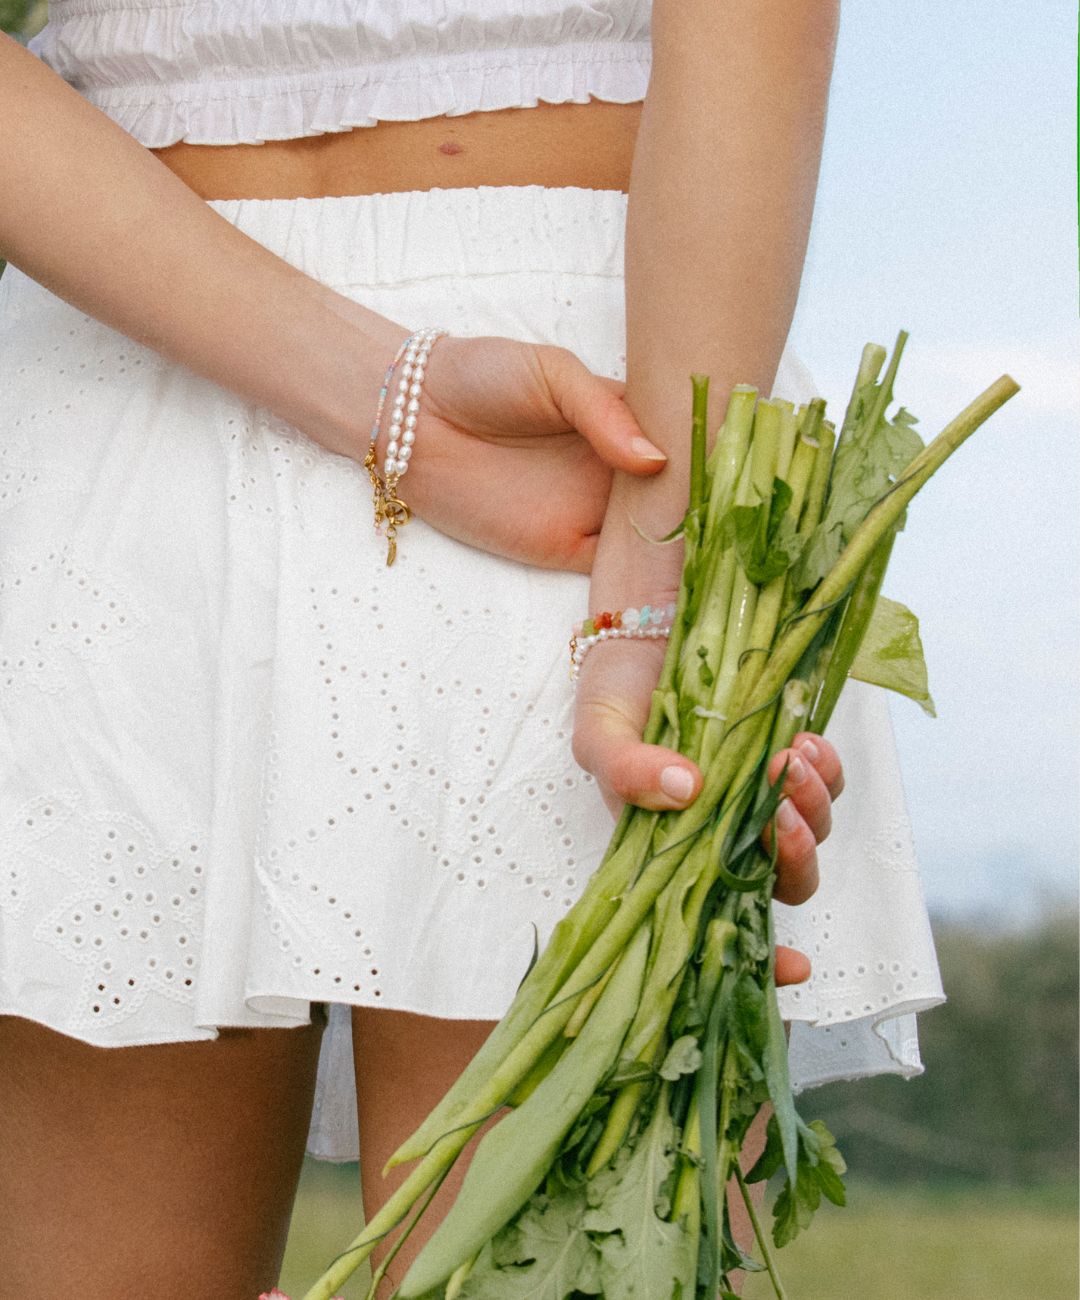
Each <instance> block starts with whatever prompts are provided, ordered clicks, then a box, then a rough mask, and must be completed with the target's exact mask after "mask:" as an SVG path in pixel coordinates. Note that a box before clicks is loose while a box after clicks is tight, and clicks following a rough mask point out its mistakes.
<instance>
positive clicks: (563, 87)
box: [87, 45, 650, 149]
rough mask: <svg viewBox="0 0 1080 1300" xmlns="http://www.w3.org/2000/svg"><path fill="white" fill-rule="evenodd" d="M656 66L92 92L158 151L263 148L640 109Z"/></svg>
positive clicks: (610, 57)
mask: <svg viewBox="0 0 1080 1300" xmlns="http://www.w3.org/2000/svg"><path fill="white" fill-rule="evenodd" d="M649 67H650V57H649V50H648V47H643V48H642V49H641V50H625V49H618V50H610V51H606V50H599V51H598V49H597V47H596V46H595V45H592V46H583V47H581V48H580V49H578V50H577V51H574V50H572V49H567V48H565V47H563V48H561V49H560V50H558V51H557V52H552V51H550V50H544V51H538V52H536V53H535V54H531V53H529V52H524V51H523V52H520V53H519V54H518V56H517V57H515V58H514V59H513V60H512V61H511V60H509V59H507V57H506V54H505V53H504V52H500V57H499V58H498V59H497V60H495V59H478V58H477V57H476V56H475V55H473V56H470V57H468V58H464V59H455V58H445V59H444V60H442V61H440V65H439V66H437V67H434V66H427V67H416V66H413V67H409V68H407V69H399V70H397V71H396V72H394V73H391V72H389V71H388V70H386V69H385V68H383V69H380V70H379V74H378V77H377V79H376V78H375V77H374V76H373V74H372V70H371V69H370V68H355V69H351V70H349V69H344V70H343V69H341V68H339V67H336V68H335V69H334V73H333V79H332V80H328V79H327V77H326V74H325V73H322V74H315V75H304V76H299V77H293V78H282V77H275V78H274V80H273V82H270V83H268V82H266V81H263V80H252V81H240V82H230V83H229V84H228V85H219V86H201V85H195V86H193V85H190V84H187V85H181V86H175V85H173V86H168V87H167V88H166V87H162V88H153V87H149V88H148V87H145V86H141V87H135V88H131V89H124V90H97V91H90V92H88V93H87V98H88V99H89V100H90V101H91V103H93V104H95V105H96V106H97V107H98V108H100V109H101V110H102V111H103V112H105V113H107V114H108V116H109V117H111V118H112V119H113V120H114V121H115V122H117V123H118V124H119V125H120V126H122V127H123V128H124V130H126V131H127V132H128V133H129V134H131V135H133V136H134V137H135V138H136V139H137V140H139V141H140V142H141V143H142V144H144V145H146V146H147V147H148V148H154V149H156V148H162V147H164V146H165V145H169V144H175V143H176V142H177V141H181V140H183V141H186V142H187V143H189V144H262V143H264V142H265V141H267V140H293V139H297V138H299V137H301V136H310V135H323V134H324V133H327V132H334V131H349V130H352V129H353V128H354V127H361V126H374V125H375V124H376V123H377V122H384V121H390V122H400V121H416V120H418V119H421V118H427V117H442V116H444V115H447V116H452V117H458V116H462V115H464V114H466V113H475V112H483V111H490V110H495V109H500V108H515V107H517V108H532V107H535V106H536V104H538V103H540V102H541V101H543V102H545V103H549V104H565V103H575V104H584V103H588V101H589V99H590V97H594V98H596V99H602V100H609V101H612V102H615V103H621V104H627V103H634V102H636V101H638V100H641V99H643V98H644V96H645V90H646V88H647V86H648V80H649ZM178 91H179V92H182V94H178V93H177V92H178ZM166 95H167V96H168V98H166Z"/></svg>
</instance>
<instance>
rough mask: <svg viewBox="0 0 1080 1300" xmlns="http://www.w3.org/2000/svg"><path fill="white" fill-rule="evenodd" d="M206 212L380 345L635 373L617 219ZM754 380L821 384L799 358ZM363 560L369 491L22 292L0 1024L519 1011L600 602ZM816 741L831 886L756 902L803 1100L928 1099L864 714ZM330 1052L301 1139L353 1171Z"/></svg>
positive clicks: (478, 571)
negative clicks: (372, 316) (545, 355)
mask: <svg viewBox="0 0 1080 1300" xmlns="http://www.w3.org/2000/svg"><path fill="white" fill-rule="evenodd" d="M213 206H214V207H215V208H216V209H217V211H219V212H220V213H222V214H223V215H224V216H225V217H226V218H227V219H228V220H230V221H232V222H234V223H235V224H237V225H238V226H239V227H240V228H241V229H242V230H244V231H246V232H247V233H248V234H250V235H252V236H253V237H254V238H256V239H258V240H259V241H261V242H262V243H264V244H266V245H267V246H269V247H270V248H272V249H274V250H275V251H276V252H278V253H280V254H281V255H282V256H284V257H286V258H287V259H288V260H289V261H290V262H292V263H294V264H295V265H297V266H299V267H300V268H301V269H303V270H305V271H307V272H309V273H310V274H313V275H315V276H316V277H318V278H319V279H321V280H324V281H325V282H326V283H328V284H331V285H333V286H334V287H336V288H337V289H339V290H341V291H342V292H344V293H346V294H348V295H350V296H352V297H354V298H356V299H358V300H360V301H362V302H363V303H365V304H366V305H367V306H369V307H371V308H373V309H374V310H376V311H378V312H381V313H383V314H384V315H386V316H388V317H389V318H391V319H393V320H397V321H400V322H402V323H403V324H406V325H411V326H413V327H417V326H420V325H424V324H436V325H442V326H444V327H446V328H449V329H450V330H451V332H453V333H457V334H501V335H506V336H509V337H514V338H520V339H524V340H532V341H538V342H551V343H556V344H561V345H563V346H565V347H568V348H570V349H571V350H572V351H574V352H575V353H576V354H577V355H579V356H580V357H582V358H583V360H584V361H585V362H586V364H588V365H589V366H590V367H591V368H593V369H594V370H596V371H597V372H600V373H604V374H608V375H613V376H616V377H622V376H623V375H624V373H625V325H624V315H623V312H624V306H623V281H622V259H623V233H624V223H625V212H626V198H625V196H624V195H622V194H620V193H618V192H616V191H593V190H582V189H564V190H546V189H542V188H540V187H537V186H531V187H524V188H505V189H503V188H482V189H476V190H433V191H430V192H414V193H403V194H384V195H373V196H363V197H351V198H331V199H316V200H307V199H298V200H294V201H287V200H274V201H250V200H249V201H230V202H219V203H215V204H213ZM777 392H778V393H779V394H782V395H785V396H788V397H791V398H793V399H795V400H803V399H805V398H806V397H808V396H809V395H810V394H811V392H812V389H811V387H810V386H809V384H808V381H807V379H806V376H805V373H804V372H803V370H802V368H801V367H800V366H799V365H798V363H797V362H796V361H795V360H794V359H793V358H791V357H790V356H785V359H784V362H783V364H782V366H781V370H780V375H779V378H778V380H777ZM417 447H418V450H417V453H416V454H417V455H421V456H422V455H423V444H422V440H421V441H418V444H417ZM384 554H385V552H384V543H383V542H382V541H381V540H380V539H377V538H375V537H374V536H373V534H372V530H371V493H370V486H369V484H368V482H367V478H366V475H365V473H364V471H363V469H362V468H361V467H360V466H359V465H358V464H356V463H355V462H353V461H350V460H346V459H344V458H342V457H339V456H335V455H333V454H331V453H329V452H325V451H323V450H321V449H320V448H319V447H318V446H316V445H315V444H313V443H311V442H310V441H308V440H306V439H305V438H304V437H302V436H301V435H300V434H299V433H297V432H296V431H295V430H294V429H292V428H291V427H290V426H288V425H286V424H284V423H283V422H282V421H281V420H279V419H276V418H274V417H272V416H270V415H268V414H267V413H266V412H265V411H261V410H258V409H255V408H252V407H251V406H248V405H246V404H245V403H244V402H242V401H241V400H240V399H238V398H236V397H234V396H232V395H231V394H229V393H227V392H225V391H224V390H222V389H220V388H218V387H216V386H215V385H213V384H211V383H209V382H207V381H205V380H202V379H199V378H197V377H195V376H194V375H192V374H190V373H189V372H187V371H185V370H183V369H182V368H180V367H178V366H173V365H170V364H168V363H166V362H165V361H163V360H162V359H161V358H160V357H158V356H157V355H156V354H155V353H153V352H150V351H148V350H147V349H145V348H143V347H140V346H138V345H137V344H135V343H132V342H131V341H129V340H127V339H125V338H124V337H122V336H121V335H119V334H117V333H115V332H113V331H111V330H109V329H107V328H106V327H105V326H103V325H100V324H97V323H96V322H94V321H92V320H90V319H89V318H87V317H86V316H84V315H83V314H82V313H80V312H78V311H76V310H74V309H73V308H71V307H69V306H67V305H65V304H64V303H63V302H61V301H60V300H59V299H57V298H55V297H54V296H52V295H51V294H50V293H48V292H47V291H46V290H45V289H43V288H41V287H40V286H38V285H36V284H34V283H33V282H32V281H30V280H28V279H27V278H26V277H25V276H23V275H21V274H19V273H18V272H17V271H15V270H12V269H9V270H8V271H7V273H6V274H5V275H4V277H3V279H2V280H0V828H2V830H0V1012H8V1013H12V1014H16V1015H21V1016H26V1017H29V1018H31V1019H34V1020H37V1021H40V1022H41V1023H43V1024H46V1025H49V1026H51V1027H53V1028H54V1029H57V1030H60V1031H62V1032H64V1033H66V1034H70V1035H74V1036H76V1037H78V1038H81V1039H83V1040H84V1041H86V1042H90V1043H97V1044H102V1045H106V1046H117V1045H123V1044H135V1043H152V1042H162V1041H179V1040H191V1039H201V1038H213V1037H214V1036H215V1034H216V1031H217V1028H218V1027H219V1026H227V1025H252V1026H275V1025H276V1026H289V1025H298V1024H303V1023H306V1022H307V1021H308V1019H309V1007H310V1003H311V1002H327V1003H338V1004H342V1005H343V1006H344V1005H348V1004H356V1005H365V1006H389V1007H396V1008H401V1009H406V1010H412V1011H419V1012H424V1013H427V1014H430V1015H436V1016H443V1017H454V1018H465V1019H488V1018H490V1019H496V1018H498V1017H499V1016H500V1015H501V1014H502V1012H503V1011H504V1010H505V1008H506V1006H507V1005H508V1003H509V1001H510V999H511V997H512V995H513V992H514V990H515V988H516V986H517V983H518V981H519V979H520V977H521V976H522V974H523V973H524V970H525V968H526V965H527V963H528V961H529V958H530V955H531V952H532V949H533V940H534V933H535V934H538V936H539V938H540V941H541V942H543V941H544V939H545V938H546V937H547V935H548V934H549V932H550V931H551V929H552V927H553V926H554V924H555V923H556V921H557V920H558V919H559V917H560V916H562V915H563V913H564V912H565V910H566V909H567V907H569V906H570V905H571V902H572V901H573V899H574V898H575V897H576V896H577V894H578V893H579V891H580V889H581V887H582V885H583V883H584V880H585V878H586V876H587V874H588V873H589V871H590V870H591V869H592V867H593V865H594V864H595V863H596V862H597V861H598V859H599V857H600V855H601V853H602V850H603V848H604V846H605V844H606V841H607V839H608V836H609V833H610V829H611V821H610V818H609V816H608V814H607V812H606V810H605V808H604V805H603V803H602V801H601V799H600V797H599V795H598V793H597V791H596V788H595V785H594V783H593V782H592V780H591V778H589V777H588V776H586V775H584V774H583V773H582V772H581V771H580V770H579V769H578V768H577V767H576V766H575V764H574V762H573V759H572V757H571V753H570V744H569V737H570V729H571V703H572V692H571V686H570V683H569V678H568V671H567V668H568V661H567V650H566V640H567V634H568V629H569V628H570V627H571V625H572V624H573V623H574V622H575V621H577V620H578V619H580V618H581V617H582V616H583V615H584V614H585V613H586V612H587V608H586V606H587V583H586V580H585V579H584V578H583V577H581V576H579V575H575V574H563V573H550V572H542V571H540V570H537V569H532V568H527V567H523V566H520V565H516V564H513V563H510V562H508V561H505V560H501V559H497V558H495V557H493V556H489V555H485V554H482V553H480V552H478V551H474V550H471V549H469V548H468V547H465V546H462V545H460V544H459V543H457V542H454V541H451V540H450V539H448V538H446V537H444V536H442V535H441V534H439V533H437V532H435V531H434V530H432V529H430V528H428V527H427V526H426V525H425V524H424V523H423V522H422V521H419V520H417V521H414V522H412V523H410V524H409V525H408V527H407V529H406V530H405V531H404V533H403V534H402V537H401V546H400V556H399V559H398V562H397V564H396V565H395V566H394V567H393V569H387V567H386V565H385V563H384ZM835 733H836V743H837V744H838V745H839V746H840V748H841V750H842V752H843V755H844V758H845V760H846V768H847V772H848V781H849V784H848V790H847V792H846V793H845V794H844V795H843V797H842V799H841V800H840V802H839V803H838V805H837V808H836V816H835V831H834V833H833V836H832V837H831V839H830V840H829V841H828V843H827V844H826V846H825V849H824V852H823V854H822V885H821V889H820V891H819V893H818V895H817V896H816V897H815V899H814V900H813V901H812V902H811V903H809V904H807V905H806V906H804V907H802V908H798V909H778V914H779V921H778V931H779V935H780V938H781V940H782V941H783V942H788V943H791V944H793V945H795V946H797V947H800V948H802V949H804V950H805V951H807V952H808V953H809V954H810V955H811V957H812V958H813V960H814V962H815V968H816V969H815V976H814V979H813V980H812V981H811V983H810V984H809V985H807V986H805V987H804V988H802V989H799V990H795V991H791V992H788V993H786V994H785V995H784V1004H783V1010H784V1013H785V1015H786V1016H788V1017H790V1018H791V1019H793V1020H795V1021H798V1022H805V1024H806V1026H807V1028H805V1029H804V1028H803V1026H802V1025H801V1024H800V1025H797V1026H796V1031H795V1033H794V1035H793V1039H792V1064H793V1075H794V1078H795V1081H796V1084H797V1085H800V1086H802V1085H806V1084H809V1083H812V1082H817V1081H820V1080H821V1079H824V1078H831V1077H836V1076H838V1075H847V1076H854V1075H858V1074H865V1073H876V1072H878V1071H880V1070H882V1069H891V1070H894V1071H899V1072H901V1073H907V1074H910V1073H913V1072H917V1071H918V1069H919V1068H920V1066H919V1058H918V1049H917V1044H916V1040H915V1035H914V1030H913V1027H912V1024H911V1021H910V1020H908V1019H907V1017H908V1015H909V1013H910V1012H911V1011H912V1010H914V1009H918V1008H920V1007H924V1006H928V1005H931V1004H932V1003H934V1002H936V1001H939V1000H940V998H941V989H940V985H939V982H938V975H937V967H936V964H935V959H934V950H933V944H932V940H931V936H930V931H929V927H928V925H927V919H926V913H925V910H924V907H923V902H922V897H921V893H920V887H919V880H918V875H917V872H916V868H915V863H914V858H913V854H912V848H911V839H910V834H909V831H908V825H907V820H906V817H905V814H904V809H903V800H902V793H901V789H900V782H899V776H898V772H897V767H896V760H895V756H894V753H893V742H892V735H891V731H890V729H889V725H888V718H887V713H886V710H885V708H884V701H883V700H882V699H880V698H878V697H876V696H875V695H874V694H873V693H872V692H871V691H870V690H869V689H868V688H861V689H860V688H858V687H856V688H854V689H853V690H852V693H851V694H850V695H849V696H848V697H847V698H846V699H845V701H844V702H843V704H842V708H841V710H840V711H839V713H838V715H837V717H836V720H835ZM898 1016H902V1017H904V1020H903V1022H902V1024H900V1025H899V1027H898V1026H897V1023H896V1019H895V1018H896V1017H898ZM812 1026H817V1028H812ZM345 1029H347V1017H344V1018H343V1017H342V1014H341V1012H340V1011H338V1012H336V1013H335V1014H334V1016H333V1017H332V1027H331V1030H330V1032H329V1033H328V1034H327V1036H326V1045H325V1051H324V1060H323V1070H322V1083H321V1086H320V1091H319V1100H318V1103H317V1106H316V1115H315V1129H314V1133H313V1142H314V1145H315V1147H316V1149H317V1150H319V1151H320V1153H321V1154H328V1155H336V1156H345V1157H348V1156H350V1155H354V1154H355V1148H354V1144H355V1132H350V1131H349V1125H350V1124H351V1122H352V1121H351V1118H350V1112H349V1107H350V1096H351V1088H352V1080H351V1073H350V1069H349V1065H348V1063H349V1059H350V1054H349V1048H348V1043H347V1041H346V1040H345V1039H344V1038H343V1037H342V1032H343V1030H345ZM350 1144H351V1145H350Z"/></svg>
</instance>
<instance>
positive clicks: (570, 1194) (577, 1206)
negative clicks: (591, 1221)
mask: <svg viewBox="0 0 1080 1300" xmlns="http://www.w3.org/2000/svg"><path fill="white" fill-rule="evenodd" d="M584 1213H585V1191H584V1187H583V1186H579V1187H577V1188H575V1189H573V1190H569V1191H566V1192H563V1193H561V1194H560V1195H558V1196H555V1197H548V1196H544V1195H543V1194H541V1193H538V1194H537V1195H535V1196H533V1197H532V1199H531V1200H530V1201H529V1202H528V1204H527V1205H526V1206H525V1209H524V1210H523V1211H522V1212H521V1214H520V1215H519V1216H518V1218H517V1219H516V1220H515V1222H514V1223H512V1224H510V1225H509V1226H508V1227H506V1228H503V1229H502V1231H500V1232H498V1233H496V1234H495V1237H494V1238H493V1239H492V1241H491V1243H490V1245H489V1246H485V1247H484V1249H483V1251H482V1252H481V1254H480V1257H479V1258H478V1259H477V1261H476V1264H475V1265H474V1266H473V1268H472V1271H471V1272H470V1273H469V1275H468V1277H467V1278H466V1279H465V1283H464V1285H463V1286H462V1288H461V1290H460V1291H459V1292H458V1295H459V1297H460V1300H566V1297H567V1296H571V1295H574V1294H575V1293H578V1294H584V1295H599V1294H600V1287H599V1274H598V1266H599V1259H600V1257H599V1254H598V1252H597V1250H596V1247H595V1246H594V1245H593V1244H592V1242H591V1241H590V1240H589V1237H588V1234H587V1233H586V1232H585V1231H584V1228H583V1227H582V1218H583V1215H584Z"/></svg>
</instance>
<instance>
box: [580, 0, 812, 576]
mask: <svg viewBox="0 0 1080 1300" xmlns="http://www.w3.org/2000/svg"><path fill="white" fill-rule="evenodd" d="M837 10H838V0H723V3H720V2H719V0H656V3H655V4H654V7H653V71H652V79H651V82H650V86H649V91H648V95H647V97H646V101H645V105H644V109H643V112H642V118H641V126H640V131H639V134H638V139H637V144H636V149H635V154H634V163H633V170H632V175H631V183H630V198H629V211H628V219H627V236H626V310H627V392H626V399H627V402H628V404H629V405H630V408H631V410H632V411H633V412H634V414H635V416H636V417H637V419H638V421H639V422H640V424H641V426H642V428H643V429H645V430H646V432H647V433H648V435H649V437H650V438H651V439H652V440H653V441H654V442H656V444H657V445H658V446H660V447H662V448H663V449H664V450H665V451H666V452H667V453H668V456H669V463H668V466H667V468H666V469H665V470H664V471H663V473H662V474H660V475H658V476H657V477H656V478H655V479H652V480H649V481H647V482H644V481H643V482H638V483H631V482H630V481H629V480H628V479H627V478H626V477H625V476H618V478H617V481H616V484H615V489H614V491H613V494H612V499H611V505H610V507H609V512H608V518H607V521H606V522H605V527H604V537H603V538H602V542H601V553H600V559H599V560H598V570H600V572H598V574H597V579H598V582H599V583H600V584H607V585H614V583H615V581H616V580H615V579H614V578H613V577H611V576H610V575H609V574H607V573H605V572H604V571H603V569H604V560H605V552H606V553H607V554H608V555H609V556H610V554H611V552H612V550H613V549H617V548H624V549H625V548H626V547H630V548H633V547H635V546H637V545H638V543H636V542H635V541H634V540H632V531H633V530H632V528H631V527H630V525H629V520H630V519H631V518H632V519H633V520H634V522H636V523H637V524H638V525H639V526H640V527H641V528H643V529H644V530H646V531H647V532H649V533H651V534H653V535H662V534H664V533H666V532H668V531H669V530H670V529H671V528H672V527H673V526H674V525H675V524H676V523H677V522H678V520H679V518H680V517H681V515H682V512H683V510H684V509H685V505H686V494H687V484H688V477H689V468H688V464H689V435H690V409H691V387H690V378H689V377H690V373H691V371H699V372H701V373H704V374H707V375H709V377H710V398H711V401H710V411H711V419H710V424H711V429H715V427H716V425H717V424H718V423H719V421H720V418H721V417H722V414H723V410H724V406H725V404H726V400H727V394H728V392H729V390H730V388H731V386H732V385H733V384H735V383H751V384H754V385H756V386H757V387H758V388H759V389H760V390H761V391H763V392H765V393H767V392H768V391H769V390H770V387H771V384H772V382H773V378H774V375H775V372H776V367H777V364H778V362H779V359H780V353H781V351H782V349H783V345H784V341H785V338H786V337H787V333H788V329H789V327H790V324H791V317H792V314H793V312H794V308H795V301H796V297H797V294H798V286H799V279H800V276H801V272H802V266H803V260H804V257H805V251H806V242H807V237H808V234H809V228H810V218H811V213H812V209H813V198H814V191H815V188H816V183H817V174H818V166H819V160H820V154H821V141H822V135H823V131H824V121H825V108H826V100H827V95H828V83H829V75H830V71H831V66H832V56H833V47H834V44H835V34H836V24H837ZM666 553H667V554H669V555H670V554H672V553H673V552H672V551H671V548H667V552H666ZM666 563H668V562H667V561H666V560H658V561H657V565H656V566H654V567H659V568H661V569H662V568H663V567H664V565H665V564H666ZM614 594H615V593H613V596H614ZM628 594H629V593H628ZM632 594H633V595H634V597H635V599H640V598H642V597H643V596H647V595H648V594H649V593H648V592H634V593H632ZM601 598H603V594H602V593H601Z"/></svg>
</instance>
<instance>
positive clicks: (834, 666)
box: [807, 528, 896, 735]
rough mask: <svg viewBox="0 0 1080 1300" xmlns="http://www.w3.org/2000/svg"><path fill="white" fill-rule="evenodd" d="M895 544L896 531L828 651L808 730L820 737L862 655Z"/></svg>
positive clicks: (877, 554)
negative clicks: (863, 643) (865, 637)
mask: <svg viewBox="0 0 1080 1300" xmlns="http://www.w3.org/2000/svg"><path fill="white" fill-rule="evenodd" d="M895 541H896V529H895V528H894V529H892V530H891V531H890V532H888V533H886V535H885V536H884V537H883V538H882V540H881V541H880V542H879V543H878V545H877V548H876V549H875V550H874V552H873V554H872V555H871V556H870V559H869V561H868V563H867V565H866V568H865V569H863V571H862V573H861V574H860V575H859V578H858V581H857V582H856V583H855V586H854V588H853V589H852V592H851V596H850V597H849V598H848V602H847V605H846V607H845V609H844V617H843V620H842V621H841V623H840V627H839V630H838V631H837V634H836V639H835V641H834V642H833V644H832V646H831V647H830V648H829V651H828V665H827V667H826V670H825V679H824V681H823V683H822V686H821V692H820V694H819V695H818V697H817V700H816V702H815V704H814V710H813V714H812V715H811V718H810V722H809V725H808V728H807V729H808V730H809V731H816V732H817V733H818V735H822V734H823V733H824V731H825V728H826V727H827V726H828V725H829V719H830V718H831V717H832V713H833V709H834V708H835V707H836V702H837V700H838V699H839V698H840V692H841V690H843V687H844V683H845V682H846V681H847V677H848V673H849V672H850V670H851V665H852V664H853V663H854V662H855V656H856V655H857V654H858V653H859V646H860V645H862V641H863V637H864V636H865V634H866V629H867V627H869V625H870V619H871V618H872V617H873V614H874V606H875V605H876V604H877V598H878V595H879V594H880V592H881V584H882V583H883V582H884V581H885V570H886V568H887V567H888V564H889V557H890V556H891V555H892V548H893V543H894V542H895Z"/></svg>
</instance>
